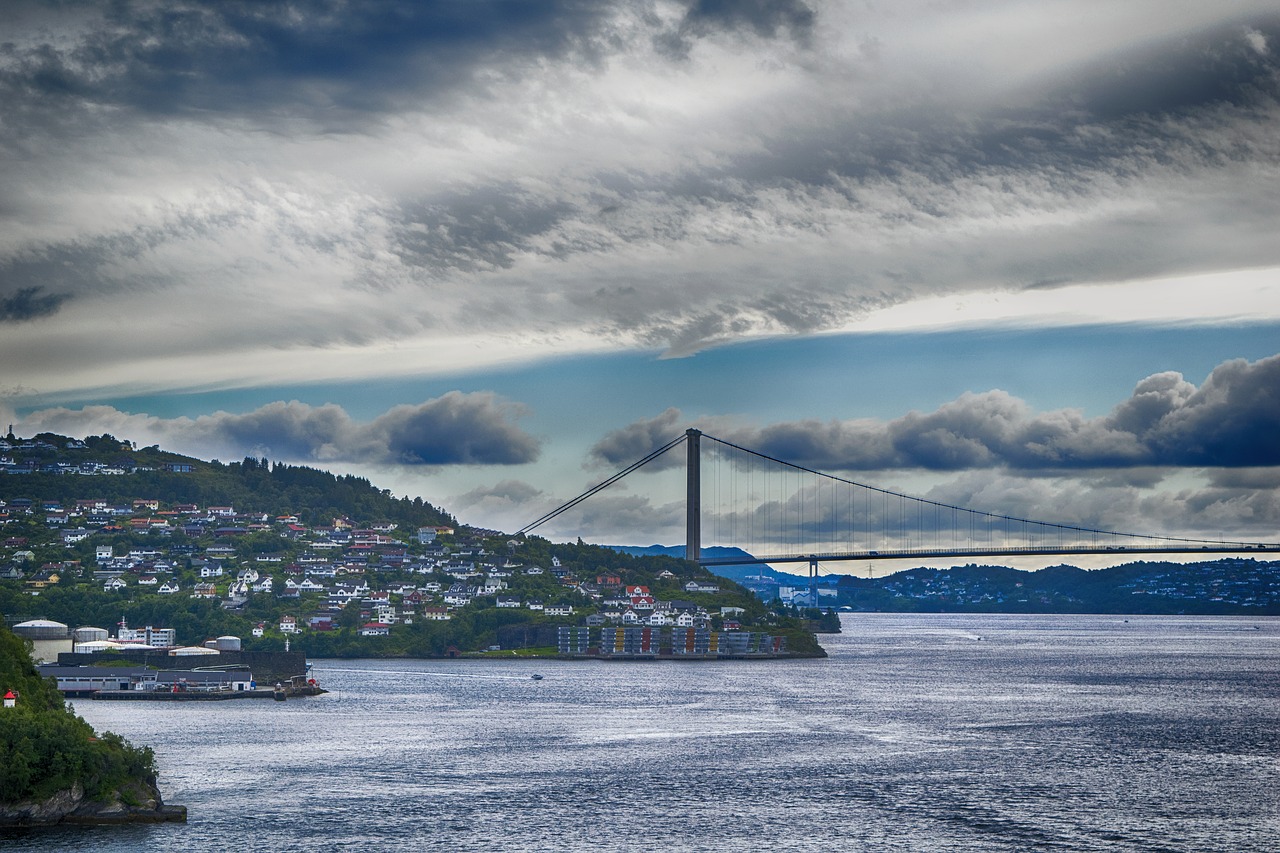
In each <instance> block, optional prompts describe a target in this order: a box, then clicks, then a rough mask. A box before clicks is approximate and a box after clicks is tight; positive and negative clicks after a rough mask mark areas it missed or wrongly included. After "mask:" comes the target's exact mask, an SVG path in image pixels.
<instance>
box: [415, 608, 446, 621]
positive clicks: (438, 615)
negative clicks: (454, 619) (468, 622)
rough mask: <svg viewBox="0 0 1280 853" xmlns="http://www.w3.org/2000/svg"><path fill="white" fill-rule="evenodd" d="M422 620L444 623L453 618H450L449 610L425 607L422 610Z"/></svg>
mask: <svg viewBox="0 0 1280 853" xmlns="http://www.w3.org/2000/svg"><path fill="white" fill-rule="evenodd" d="M422 618H423V619H426V620H429V621H434V622H443V621H445V620H447V619H449V618H451V617H450V616H449V610H448V608H445V607H424V608H422Z"/></svg>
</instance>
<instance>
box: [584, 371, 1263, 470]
mask: <svg viewBox="0 0 1280 853" xmlns="http://www.w3.org/2000/svg"><path fill="white" fill-rule="evenodd" d="M1277 389H1280V355H1277V356H1272V357H1270V358H1266V359H1262V360H1260V361H1257V362H1252V363H1250V362H1247V361H1244V360H1236V361H1229V362H1225V363H1224V364H1221V365H1219V366H1218V367H1217V368H1216V369H1215V370H1214V371H1213V372H1212V373H1211V374H1210V375H1209V377H1208V378H1207V379H1206V380H1205V381H1204V383H1203V384H1202V385H1201V386H1200V387H1199V388H1197V387H1196V386H1195V385H1193V384H1192V383H1190V382H1187V381H1186V380H1185V379H1183V378H1182V376H1181V375H1180V374H1177V373H1161V374H1156V375H1154V376H1150V377H1147V378H1146V379H1144V380H1142V381H1141V382H1139V383H1138V385H1137V387H1136V388H1135V389H1134V392H1133V395H1132V396H1131V397H1130V398H1129V399H1128V400H1125V401H1124V402H1122V403H1120V404H1119V405H1118V406H1116V407H1115V408H1114V409H1113V410H1112V412H1111V413H1110V414H1108V415H1106V416H1104V417H1099V418H1086V417H1084V416H1083V415H1081V414H1080V413H1079V412H1076V411H1072V410H1065V409H1064V410H1058V411H1052V412H1044V413H1040V414H1036V413H1033V412H1031V410H1030V408H1029V407H1028V406H1027V405H1026V404H1025V403H1023V402H1022V401H1021V400H1019V399H1017V398H1015V397H1013V396H1011V395H1009V394H1007V393H1005V392H1003V391H988V392H985V393H981V394H965V395H964V396H962V397H960V398H959V399H957V400H954V401H952V402H950V403H947V404H945V405H943V406H941V407H939V408H938V409H936V410H935V411H933V412H928V413H921V412H911V413H909V414H907V415H904V416H902V417H900V418H897V419H895V420H892V421H889V422H887V423H882V422H873V421H849V422H819V421H801V422H795V423H784V424H774V425H771V426H767V427H763V428H757V429H743V428H740V427H739V428H729V429H722V430H712V429H710V428H708V429H707V431H708V432H710V433H711V434H713V435H717V436H718V437H721V438H724V439H725V440H727V441H732V442H734V443H736V444H739V445H742V446H744V447H748V448H751V449H752V450H756V451H758V452H760V453H764V454H767V455H769V456H773V457H775V458H778V459H782V460H785V461H787V462H792V463H795V464H798V465H803V466H806V467H811V468H815V469H818V470H823V471H837V470H885V469H911V468H919V469H927V470H935V471H958V470H965V469H983V468H1008V469H1014V470H1028V471H1036V472H1045V471H1054V470H1058V471H1077V470H1089V469H1107V468H1139V469H1144V470H1143V478H1144V479H1145V480H1150V478H1151V472H1150V470H1148V469H1149V468H1150V467H1151V466H1160V467H1208V468H1248V467H1254V468H1256V467H1259V466H1280V393H1277ZM689 425H690V424H684V423H682V419H681V416H680V413H679V411H677V410H674V409H668V410H667V411H665V412H663V413H662V414H661V415H659V416H658V417H656V418H653V419H650V420H646V421H640V422H637V423H633V424H631V425H629V426H627V427H624V428H622V429H620V430H615V431H614V432H612V433H610V434H608V435H607V436H605V437H604V438H602V439H601V440H600V441H599V442H597V444H596V445H595V446H594V447H593V448H592V450H591V455H592V458H593V459H594V460H596V461H598V462H601V463H605V464H611V465H617V464H620V463H623V462H633V461H635V460H637V459H639V458H641V457H642V456H644V455H645V454H646V453H648V452H650V451H651V450H652V449H654V448H655V447H658V446H660V445H661V444H663V443H665V442H666V441H669V440H670V439H671V438H674V437H675V436H676V435H678V434H679V433H680V431H681V429H682V428H683V427H685V426H689ZM691 425H692V426H698V424H697V423H694V424H691Z"/></svg>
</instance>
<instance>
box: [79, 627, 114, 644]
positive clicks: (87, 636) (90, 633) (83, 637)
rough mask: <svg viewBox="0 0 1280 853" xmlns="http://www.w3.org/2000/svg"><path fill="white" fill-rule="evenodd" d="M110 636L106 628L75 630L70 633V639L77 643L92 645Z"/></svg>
mask: <svg viewBox="0 0 1280 853" xmlns="http://www.w3.org/2000/svg"><path fill="white" fill-rule="evenodd" d="M110 636H111V634H110V633H109V632H108V631H107V629H106V628H88V627H85V628H77V629H75V631H74V632H72V635H71V638H72V639H73V640H75V641H76V642H77V643H93V642H96V641H98V640H105V639H107V638H108V637H110Z"/></svg>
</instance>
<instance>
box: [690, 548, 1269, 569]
mask: <svg viewBox="0 0 1280 853" xmlns="http://www.w3.org/2000/svg"><path fill="white" fill-rule="evenodd" d="M1277 553H1280V543H1275V542H1268V543H1260V544H1252V545H1247V544H1244V543H1240V542H1235V543H1226V544H1223V545H1202V546H1198V547H1194V548H1191V547H1186V546H1183V547H1180V548H1177V547H1174V548H1169V547H1163V548H1161V547H1151V546H1145V545H1115V546H1109V547H1099V548H1035V547H1026V548H1016V547H1014V548H960V549H951V550H946V549H943V550H935V549H930V548H902V549H897V550H894V549H888V550H884V551H838V552H832V553H826V554H812V553H811V554H781V555H777V556H772V557H740V558H735V557H717V558H707V557H701V558H699V559H698V560H696V561H695V562H697V563H698V564H699V565H701V566H755V565H763V564H765V563H813V562H819V563H830V562H839V561H841V560H905V559H931V558H941V557H1004V556H1020V557H1021V556H1026V557H1040V556H1071V555H1075V554H1110V555H1119V554H1277Z"/></svg>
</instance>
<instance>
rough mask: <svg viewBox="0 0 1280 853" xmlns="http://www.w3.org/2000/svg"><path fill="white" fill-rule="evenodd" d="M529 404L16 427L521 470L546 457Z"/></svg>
mask: <svg viewBox="0 0 1280 853" xmlns="http://www.w3.org/2000/svg"><path fill="white" fill-rule="evenodd" d="M524 413H525V410H524V408H523V407H522V406H520V405H519V404H516V403H511V402H508V401H503V400H500V399H498V398H497V397H495V396H494V395H493V394H488V393H473V394H462V393H459V392H456V391H454V392H450V393H448V394H445V395H444V396H442V397H437V398H435V399H434V400H428V401H426V402H425V403H420V404H418V405H416V406H396V407H394V408H392V409H390V410H389V411H387V412H384V413H383V414H382V415H380V416H378V417H377V418H375V419H373V420H372V421H370V422H368V423H359V422H356V421H355V420H353V419H352V418H351V416H350V415H348V414H347V412H346V411H345V410H344V409H343V408H342V407H341V406H339V405H336V404H332V403H330V404H327V405H323V406H309V405H307V404H305V403H299V402H297V401H293V402H288V403H286V402H276V403H270V404H268V405H266V406H263V407H261V408H259V409H257V410H255V411H252V412H248V413H245V414H231V413H229V412H216V413H214V414H211V415H202V416H200V417H197V418H172V419H164V418H156V417H152V416H148V415H135V414H129V413H126V412H121V411H119V410H117V409H114V408H112V407H110V406H86V407H85V408H83V409H80V410H71V409H65V408H56V409H43V410H41V411H38V412H34V413H32V414H30V415H28V416H26V417H24V418H21V419H20V420H19V421H18V426H19V429H20V431H22V432H23V433H24V434H35V433H37V432H45V431H49V432H56V433H59V434H63V435H74V436H84V435H97V434H100V433H103V432H107V433H111V434H112V435H114V436H115V437H116V438H120V439H126V440H130V441H133V442H134V443H135V444H138V445H146V444H152V443H156V444H160V445H161V446H162V447H164V449H166V450H174V451H178V452H188V453H193V454H195V455H197V456H201V457H204V456H206V455H209V454H211V455H215V456H217V455H224V456H227V457H230V458H239V457H241V456H246V455H247V456H253V457H255V458H257V457H268V458H271V459H273V460H279V461H285V462H308V461H310V462H320V463H342V462H347V463H365V464H372V465H409V466H417V465H433V466H437V465H520V464H523V463H526V462H532V461H534V460H535V459H537V458H538V453H539V450H540V442H539V440H538V439H537V438H535V437H533V436H531V435H529V434H528V433H526V432H524V431H523V430H521V429H520V428H519V427H518V426H516V424H515V423H514V421H515V420H516V419H517V418H519V417H520V416H521V415H523V414H524Z"/></svg>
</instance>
